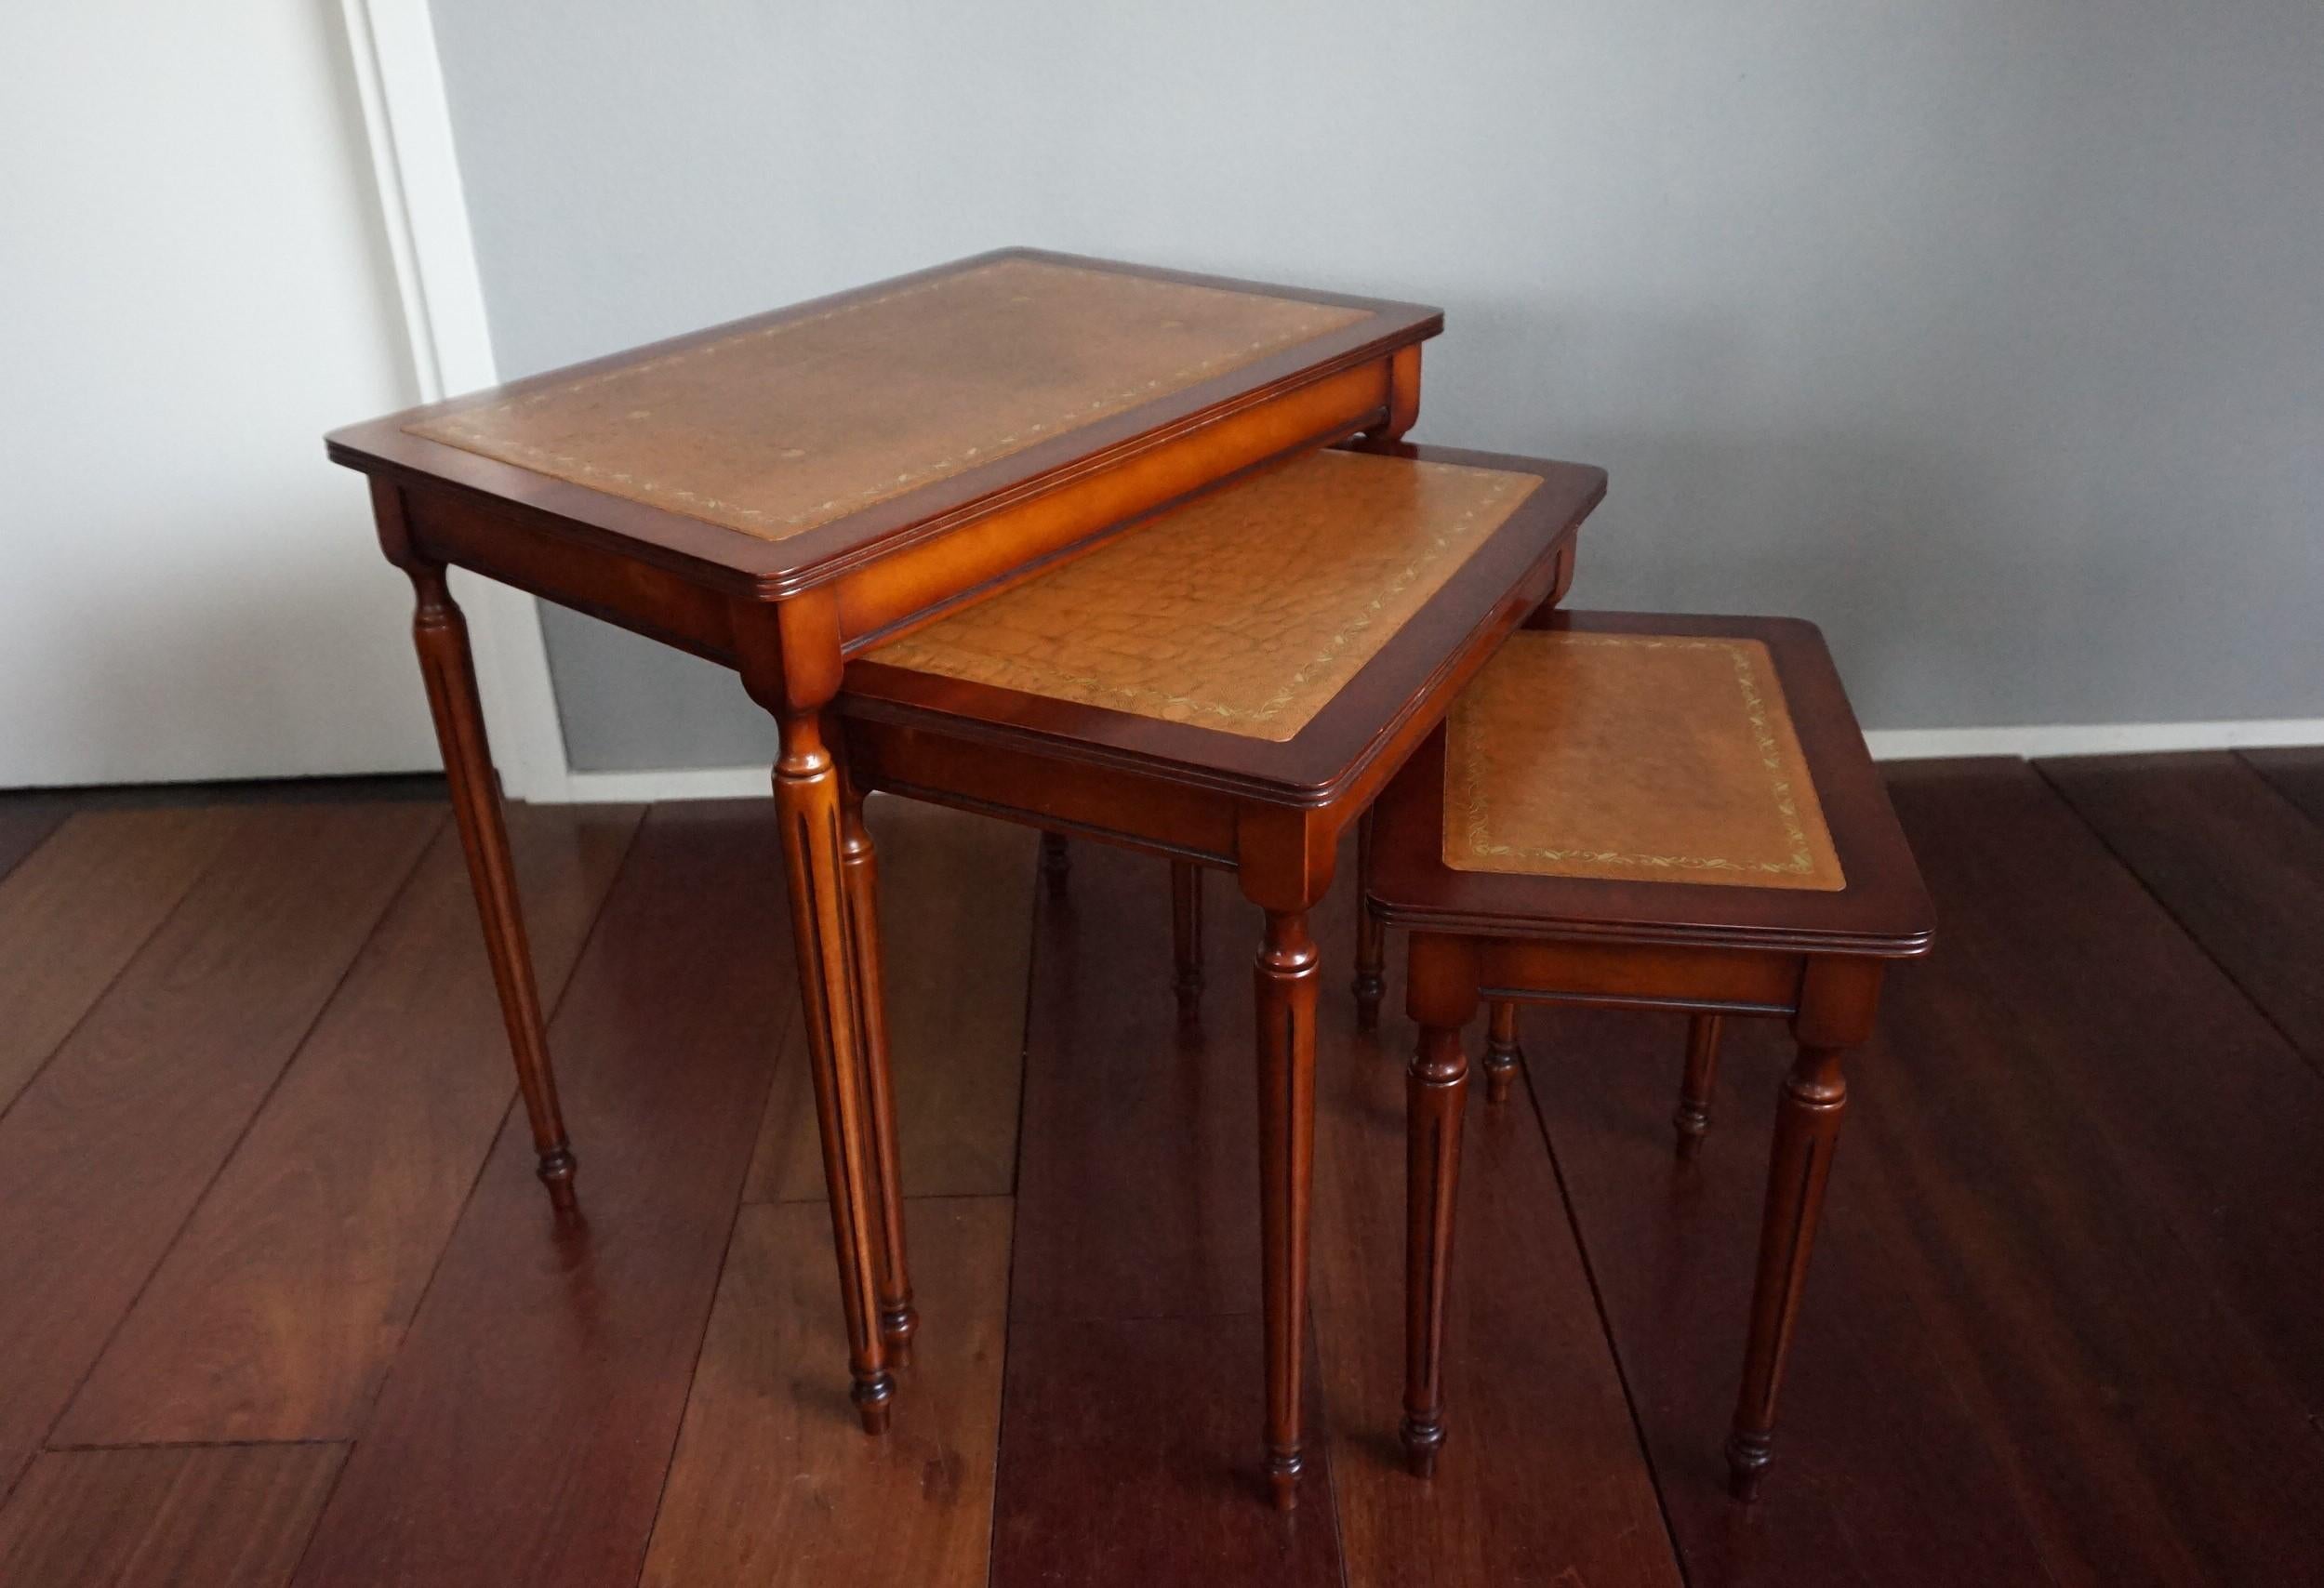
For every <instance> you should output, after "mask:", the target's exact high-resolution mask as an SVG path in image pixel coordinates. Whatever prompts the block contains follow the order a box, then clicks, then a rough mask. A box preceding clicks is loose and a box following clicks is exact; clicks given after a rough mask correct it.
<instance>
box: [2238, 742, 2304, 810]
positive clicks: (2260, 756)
mask: <svg viewBox="0 0 2324 1588" xmlns="http://www.w3.org/2000/svg"><path fill="white" fill-rule="evenodd" d="M2237 754H2238V755H2239V756H2241V757H2242V758H2243V761H2244V763H2245V764H2246V765H2248V766H2250V767H2251V769H2252V770H2253V771H2254V772H2257V773H2258V774H2260V775H2261V776H2262V777H2264V778H2266V779H2267V781H2268V783H2269V784H2270V785H2271V786H2272V787H2274V788H2275V790H2276V792H2277V793H2278V794H2281V795H2282V796H2283V797H2284V798H2285V799H2287V800H2289V801H2291V802H2292V803H2293V804H2295V805H2297V806H2299V807H2300V809H2302V810H2303V811H2305V812H2306V813H2307V814H2308V819H2309V820H2310V821H2312V822H2315V823H2317V824H2318V825H2319V826H2324V746H2305V747H2291V748H2282V749H2256V750H2238V752H2237Z"/></svg>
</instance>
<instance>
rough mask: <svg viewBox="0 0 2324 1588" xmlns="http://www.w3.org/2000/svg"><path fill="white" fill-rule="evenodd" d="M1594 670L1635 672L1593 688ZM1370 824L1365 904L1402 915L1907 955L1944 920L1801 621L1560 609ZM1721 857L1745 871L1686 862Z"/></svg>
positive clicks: (1424, 924) (1460, 927) (1428, 924)
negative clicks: (1578, 693)
mask: <svg viewBox="0 0 2324 1588" xmlns="http://www.w3.org/2000/svg"><path fill="white" fill-rule="evenodd" d="M1673 642H1677V643H1675V644H1674V643H1673ZM1648 645H1659V646H1660V647H1662V648H1660V649H1653V650H1649V649H1645V648H1644V647H1646V646H1648ZM1585 658H1587V659H1585ZM1505 659H1513V665H1512V666H1511V667H1509V668H1503V667H1502V662H1503V661H1504V660H1505ZM1577 659H1579V660H1581V665H1580V667H1579V668H1575V667H1574V666H1573V665H1572V664H1574V662H1575V661H1576V660H1577ZM1641 661H1643V662H1645V663H1646V664H1647V665H1646V666H1645V667H1644V668H1640V667H1639V666H1638V664H1639V663H1640V662H1641ZM1593 662H1594V664H1595V668H1596V669H1597V670H1600V671H1608V670H1620V671H1623V672H1626V673H1628V674H1630V675H1632V676H1630V677H1629V678H1628V679H1627V680H1625V681H1624V682H1621V683H1620V684H1618V685H1616V686H1615V687H1614V688H1613V689H1612V691H1611V692H1610V693H1607V694H1605V695H1601V697H1600V698H1597V699H1594V700H1593V699H1578V700H1577V699H1575V698H1574V697H1573V695H1574V691H1575V690H1576V689H1581V690H1588V689H1590V688H1592V687H1593V684H1592V682H1591V681H1590V680H1588V679H1587V678H1586V677H1584V676H1582V675H1583V674H1584V673H1586V672H1587V671H1590V670H1593ZM1607 682H1608V681H1607V680H1606V679H1604V678H1602V677H1601V678H1600V679H1599V680H1598V681H1596V686H1597V687H1600V688H1602V687H1603V686H1604V685H1606V683H1607ZM1681 696H1683V698H1681ZM1779 714H1780V715H1779ZM1486 735H1493V736H1494V738H1496V739H1497V741H1498V744H1497V748H1490V749H1489V750H1488V752H1487V758H1486V760H1485V761H1483V762H1480V761H1478V760H1477V759H1476V752H1477V751H1478V750H1479V748H1480V746H1481V743H1482V741H1483V740H1484V738H1485V736H1486ZM1464 737H1466V739H1467V743H1466V745H1464V746H1461V747H1460V748H1461V751H1462V753H1461V754H1460V755H1458V756H1457V757H1455V756H1454V755H1453V754H1451V753H1449V751H1448V747H1451V746H1454V744H1455V742H1456V741H1459V740H1461V739H1462V738H1464ZM1533 776H1539V777H1541V778H1543V779H1544V780H1545V781H1544V782H1543V784H1542V785H1541V786H1540V787H1538V788H1534V787H1521V784H1522V780H1524V779H1526V778H1529V777H1533ZM1480 795H1481V796H1482V802H1481V803H1480ZM1786 807H1788V808H1787V809H1786ZM1373 820H1374V825H1373V841H1372V861H1373V872H1372V901H1373V904H1374V907H1375V908H1376V909H1378V911H1379V912H1380V915H1381V917H1382V919H1383V920H1388V921H1390V922H1393V923H1395V924H1398V925H1401V926H1410V927H1414V928H1427V929H1431V930H1436V931H1441V932H1457V933H1478V934H1482V935H1488V936H1508V937H1521V936H1527V935H1543V936H1552V937H1557V938H1560V939H1592V940H1598V941H1605V942H1619V943H1633V944H1636V943H1653V944H1667V945H1672V946H1683V945H1706V944H1707V945H1717V946H1728V947H1759V948H1769V949H1776V950H1783V951H1792V952H1819V951H1826V952H1844V953H1856V954H1868V955H1879V956H1893V957H1909V956H1912V955H1916V954H1921V953H1925V952H1927V951H1928V948H1929V945H1930V942H1931V940H1932V933H1933V931H1934V912H1933V910H1932V906H1931V905H1930V902H1929V896H1928V893H1927V892H1926V891H1925V890H1924V889H1923V888H1922V886H1921V883H1920V873H1919V869H1918V867H1915V866H1914V864H1913V858H1912V851H1911V849H1910V848H1909V847H1908V846H1907V845H1906V841H1905V836H1904V831H1903V829H1902V828H1901V827H1899V826H1898V824H1897V820H1896V815H1895V813H1894V812H1893V811H1892V809H1891V808H1890V805H1889V801H1888V791H1887V787H1886V786H1885V784H1884V783H1883V782H1882V780H1881V777H1880V773H1879V767H1878V766H1876V765H1875V764H1874V763H1873V761H1872V756H1871V752H1870V751H1869V750H1867V749H1866V748H1865V742H1864V734H1863V733H1862V731H1861V730H1860V729H1858V727H1857V726H1856V719H1855V715H1854V713H1853V711H1851V710H1850V709H1849V706H1848V695H1847V692H1846V691H1845V689H1844V688H1843V687H1842V686H1841V683H1840V681H1839V671H1838V669H1837V668H1835V667H1834V666H1833V665H1832V659H1831V655H1830V654H1829V653H1828V652H1827V651H1826V649H1825V646H1824V642H1823V638H1822V636H1820V635H1819V634H1818V633H1817V632H1816V630H1815V628H1814V626H1813V624H1809V623H1803V622H1801V621H1799V619H1797V618H1787V617H1725V616H1706V615H1693V614H1686V615H1680V614H1671V613H1652V612H1642V613H1641V612H1563V611H1560V612H1559V613H1556V614H1554V615H1552V616H1551V617H1550V618H1549V619H1548V621H1547V627H1546V628H1544V629H1540V630H1536V631H1529V632H1526V633H1521V634H1517V635H1512V636H1511V637H1510V639H1509V641H1508V642H1507V644H1506V645H1505V646H1504V647H1503V650H1502V653H1501V655H1496V656H1495V658H1494V662H1493V663H1491V664H1489V665H1488V666H1487V667H1486V668H1484V669H1483V671H1482V672H1481V673H1480V674H1479V676H1478V678H1477V680H1476V681H1475V682H1472V683H1471V684H1470V686H1469V688H1468V690H1467V691H1466V692H1464V694H1463V695H1462V697H1461V699H1460V700H1459V701H1457V702H1455V703H1454V707H1453V709H1452V710H1451V711H1450V712H1449V713H1447V716H1446V721H1445V727H1444V729H1443V730H1442V731H1441V732H1439V733H1436V734H1430V735H1429V737H1428V742H1427V743H1425V744H1424V745H1422V746H1421V747H1420V748H1419V749H1418V750H1417V751H1416V752H1414V755H1413V758H1412V760H1411V761H1408V762H1406V763H1405V765H1404V769H1403V770H1402V771H1401V773H1399V774H1397V776H1396V778H1395V780H1394V781H1393V782H1392V783H1390V784H1389V785H1388V791H1387V792H1386V793H1385V794H1383V795H1381V797H1380V801H1379V803H1378V805H1377V806H1376V807H1375V808H1374V818H1373ZM1795 835H1796V836H1795ZM1589 851H1595V852H1596V853H1594V854H1590V853H1583V852H1589ZM1650 852H1651V853H1650ZM1706 859H1711V860H1720V861H1725V862H1729V863H1731V866H1702V865H1688V864H1673V863H1672V862H1674V861H1688V860H1693V861H1701V860H1706ZM1763 867H1764V868H1763ZM1706 884H1709V885H1706Z"/></svg>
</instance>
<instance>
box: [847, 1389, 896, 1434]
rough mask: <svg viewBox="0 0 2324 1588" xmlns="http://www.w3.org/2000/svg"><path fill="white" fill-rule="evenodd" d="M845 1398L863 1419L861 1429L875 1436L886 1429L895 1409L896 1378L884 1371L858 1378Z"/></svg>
mask: <svg viewBox="0 0 2324 1588" xmlns="http://www.w3.org/2000/svg"><path fill="white" fill-rule="evenodd" d="M847 1398H848V1399H849V1400H851V1401H853V1402H855V1405H856V1415H857V1417H859V1418H861V1419H862V1420H863V1431H864V1432H865V1433H867V1434H869V1435H870V1436H872V1437H874V1438H877V1437H878V1436H881V1435H883V1434H884V1433H886V1432H887V1430H888V1422H889V1419H890V1417H891V1415H892V1414H893V1412H894V1411H895V1409H896V1380H895V1379H894V1378H893V1377H892V1376H890V1375H889V1374H886V1373H882V1374H880V1375H878V1376H877V1377H876V1378H871V1379H858V1380H857V1381H856V1383H854V1384H853V1385H852V1386H850V1388H849V1389H848V1391H847Z"/></svg>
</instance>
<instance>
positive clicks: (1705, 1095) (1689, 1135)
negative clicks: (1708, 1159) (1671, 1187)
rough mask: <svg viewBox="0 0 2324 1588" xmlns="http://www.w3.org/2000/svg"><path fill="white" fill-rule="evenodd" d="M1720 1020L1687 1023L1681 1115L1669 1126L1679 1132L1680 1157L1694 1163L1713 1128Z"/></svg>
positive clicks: (1702, 1018) (1704, 1016) (1704, 1018)
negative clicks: (1713, 1103) (1713, 1098)
mask: <svg viewBox="0 0 2324 1588" xmlns="http://www.w3.org/2000/svg"><path fill="white" fill-rule="evenodd" d="M1719 1035H1720V1017H1719V1016H1718V1015H1716V1014H1698V1015H1696V1016H1695V1017H1694V1018H1693V1019H1692V1020H1690V1021H1688V1022H1687V1067H1686V1079H1684V1080H1682V1081H1681V1082H1680V1086H1679V1111H1678V1112H1677V1113H1676V1114H1674V1115H1672V1116H1671V1118H1670V1122H1671V1124H1672V1126H1673V1127H1675V1128H1676V1129H1677V1131H1678V1132H1679V1157H1680V1158H1681V1159H1682V1160H1685V1161H1687V1162H1693V1158H1694V1155H1695V1154H1696V1153H1698V1152H1700V1151H1702V1149H1703V1138H1704V1137H1705V1136H1706V1135H1707V1134H1708V1133H1709V1131H1710V1128H1711V1088H1712V1086H1713V1085H1714V1084H1715V1083H1716V1082H1717V1080H1718V1079H1719Z"/></svg>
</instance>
